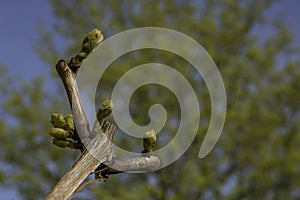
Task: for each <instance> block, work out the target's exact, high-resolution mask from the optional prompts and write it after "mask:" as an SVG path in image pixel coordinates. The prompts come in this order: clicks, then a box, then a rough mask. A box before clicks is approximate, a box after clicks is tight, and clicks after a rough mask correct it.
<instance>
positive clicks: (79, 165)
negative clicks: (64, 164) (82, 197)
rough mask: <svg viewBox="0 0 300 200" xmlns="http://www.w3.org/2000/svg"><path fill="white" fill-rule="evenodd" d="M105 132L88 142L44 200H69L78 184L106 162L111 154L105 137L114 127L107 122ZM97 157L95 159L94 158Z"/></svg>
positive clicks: (108, 142) (109, 143)
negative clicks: (107, 127)
mask: <svg viewBox="0 0 300 200" xmlns="http://www.w3.org/2000/svg"><path fill="white" fill-rule="evenodd" d="M107 124H108V125H109V126H110V128H109V129H107V132H104V133H103V132H101V133H99V134H97V135H96V137H95V138H94V139H93V140H92V141H91V142H90V144H89V145H88V146H87V148H86V150H84V152H83V153H82V154H81V156H80V157H79V159H78V160H77V161H76V162H75V164H74V165H73V167H72V168H71V169H70V170H68V172H67V173H66V174H65V175H64V176H63V177H62V179H61V180H60V181H59V182H58V183H57V184H56V186H55V187H54V188H53V190H52V191H51V192H50V193H49V194H48V195H47V196H46V197H45V199H46V200H52V199H53V200H57V199H70V198H71V197H72V195H73V193H74V192H75V190H76V189H77V188H78V187H79V186H80V184H81V183H82V182H83V181H84V180H85V179H86V178H87V177H88V175H90V173H91V172H93V171H95V169H96V168H97V167H98V166H99V165H100V164H101V163H104V162H106V161H107V157H108V155H109V154H110V153H111V149H110V148H111V141H110V140H109V139H108V137H107V135H109V134H112V133H113V132H114V131H115V126H114V125H113V124H111V123H109V122H107ZM94 155H97V157H94Z"/></svg>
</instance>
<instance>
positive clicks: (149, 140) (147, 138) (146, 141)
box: [143, 129, 157, 153]
mask: <svg viewBox="0 0 300 200" xmlns="http://www.w3.org/2000/svg"><path fill="white" fill-rule="evenodd" d="M156 140H157V139H156V133H155V131H154V130H153V129H152V130H150V131H147V132H146V133H145V135H144V138H143V146H144V152H145V153H148V152H151V151H153V148H154V146H155V144H156Z"/></svg>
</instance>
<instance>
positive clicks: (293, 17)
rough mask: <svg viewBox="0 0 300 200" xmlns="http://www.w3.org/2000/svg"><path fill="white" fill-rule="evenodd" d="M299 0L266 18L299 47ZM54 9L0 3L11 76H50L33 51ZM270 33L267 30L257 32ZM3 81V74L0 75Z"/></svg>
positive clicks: (0, 33) (3, 58)
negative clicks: (281, 25)
mask: <svg viewBox="0 0 300 200" xmlns="http://www.w3.org/2000/svg"><path fill="white" fill-rule="evenodd" d="M299 9H300V1H299V0H298V1H297V0H283V1H279V2H277V3H275V4H274V5H273V6H272V8H271V9H270V10H268V12H267V15H269V16H271V17H279V18H281V19H282V20H283V21H284V22H286V24H287V25H288V26H289V27H290V30H291V31H292V33H293V34H294V37H295V38H294V42H295V45H296V46H300V26H299V18H300V11H299ZM54 20H55V19H54V15H53V14H52V8H51V6H50V5H49V3H48V1H47V0H27V1H17V0H10V1H5V0H4V1H1V8H0V27H1V29H0V38H1V45H2V48H1V51H0V63H1V64H3V65H5V66H6V67H8V68H9V71H10V73H11V74H14V75H17V77H20V78H21V79H23V80H30V79H32V78H33V77H36V76H39V75H47V74H49V72H50V69H49V66H48V65H47V64H45V63H44V62H43V61H42V60H41V58H40V57H39V55H38V54H37V53H36V51H35V49H34V43H35V42H36V41H37V40H38V39H39V35H38V34H39V33H38V28H37V25H38V23H39V22H42V23H43V24H44V25H45V26H47V27H51V25H52V24H53V21H54ZM258 31H261V34H263V35H265V34H267V32H268V30H258ZM0 78H1V75H0ZM0 199H19V198H18V196H17V195H16V194H15V193H14V192H13V190H7V189H4V188H1V187H0Z"/></svg>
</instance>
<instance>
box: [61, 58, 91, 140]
mask: <svg viewBox="0 0 300 200" xmlns="http://www.w3.org/2000/svg"><path fill="white" fill-rule="evenodd" d="M56 71H57V73H58V75H59V77H60V78H61V80H62V82H63V84H64V87H65V90H66V93H67V95H68V99H69V103H70V106H71V109H72V112H73V117H74V123H75V126H76V127H75V128H76V130H77V133H78V134H79V136H80V138H82V139H85V138H88V137H89V135H90V131H89V130H90V129H89V122H88V120H87V117H86V115H85V112H84V109H83V106H82V102H81V98H80V94H79V90H78V86H77V81H76V73H75V72H73V71H72V70H71V68H70V67H69V66H68V62H67V61H66V60H59V61H58V63H57V64H56Z"/></svg>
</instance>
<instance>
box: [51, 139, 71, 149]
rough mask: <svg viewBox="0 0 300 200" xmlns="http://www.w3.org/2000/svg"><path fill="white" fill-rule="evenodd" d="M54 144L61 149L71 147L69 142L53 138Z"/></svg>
mask: <svg viewBox="0 0 300 200" xmlns="http://www.w3.org/2000/svg"><path fill="white" fill-rule="evenodd" d="M52 144H54V145H56V146H58V147H61V148H66V147H68V146H69V141H67V140H60V139H57V138H52Z"/></svg>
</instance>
